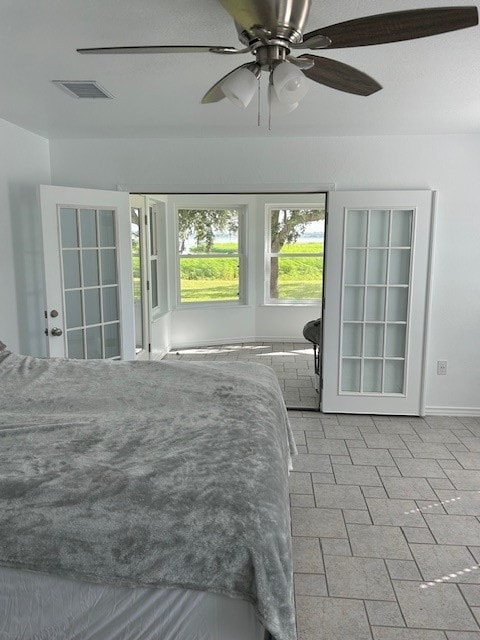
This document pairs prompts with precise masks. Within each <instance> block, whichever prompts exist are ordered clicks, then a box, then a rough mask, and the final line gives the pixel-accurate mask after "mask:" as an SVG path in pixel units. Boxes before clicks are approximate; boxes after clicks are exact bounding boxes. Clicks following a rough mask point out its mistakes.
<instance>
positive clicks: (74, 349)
mask: <svg viewBox="0 0 480 640" xmlns="http://www.w3.org/2000/svg"><path fill="white" fill-rule="evenodd" d="M67 349H68V354H67V356H68V357H69V358H81V359H83V358H85V352H84V350H83V331H82V329H76V330H75V331H67Z"/></svg>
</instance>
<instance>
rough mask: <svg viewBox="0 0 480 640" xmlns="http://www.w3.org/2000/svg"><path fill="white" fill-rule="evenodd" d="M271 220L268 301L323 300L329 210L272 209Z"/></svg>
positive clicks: (268, 257) (269, 230)
mask: <svg viewBox="0 0 480 640" xmlns="http://www.w3.org/2000/svg"><path fill="white" fill-rule="evenodd" d="M267 219H268V227H267V228H268V235H269V237H268V248H269V250H268V252H267V253H268V255H267V260H268V266H267V269H268V273H269V278H268V284H267V287H268V288H267V300H268V302H271V303H275V302H278V303H280V302H289V303H293V304H295V303H298V304H301V303H305V302H309V301H310V302H313V301H319V300H321V298H322V287H323V250H324V221H325V207H322V208H318V209H309V208H291V209H290V208H282V207H275V208H273V207H270V208H269V211H268V218H267Z"/></svg>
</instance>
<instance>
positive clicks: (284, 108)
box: [268, 84, 298, 115]
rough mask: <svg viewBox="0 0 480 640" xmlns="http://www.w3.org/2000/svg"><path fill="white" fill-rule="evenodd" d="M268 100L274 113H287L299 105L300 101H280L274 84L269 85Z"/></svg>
mask: <svg viewBox="0 0 480 640" xmlns="http://www.w3.org/2000/svg"><path fill="white" fill-rule="evenodd" d="M268 100H269V102H270V110H271V113H272V114H273V115H286V114H287V113H290V112H292V111H294V110H295V109H296V108H297V107H298V102H290V103H286V102H280V100H279V99H278V96H277V93H276V91H275V89H274V87H273V85H271V84H270V85H268Z"/></svg>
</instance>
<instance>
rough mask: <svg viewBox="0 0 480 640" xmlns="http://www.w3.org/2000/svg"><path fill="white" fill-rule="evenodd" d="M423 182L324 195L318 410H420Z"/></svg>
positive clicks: (427, 205) (426, 207) (425, 239)
mask: <svg viewBox="0 0 480 640" xmlns="http://www.w3.org/2000/svg"><path fill="white" fill-rule="evenodd" d="M431 225H432V192H430V191H383V192H373V191H359V192H354V191H352V192H332V193H330V194H329V198H328V223H327V241H326V263H325V311H324V327H323V393H322V411H324V412H338V413H374V414H394V415H419V414H421V413H422V412H423V384H424V352H425V349H424V345H425V340H426V335H425V324H426V323H425V317H426V313H427V294H428V276H429V256H430V230H431Z"/></svg>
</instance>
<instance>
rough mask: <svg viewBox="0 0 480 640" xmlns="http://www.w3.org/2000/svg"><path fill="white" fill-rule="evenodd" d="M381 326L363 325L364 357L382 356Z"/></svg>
mask: <svg viewBox="0 0 480 640" xmlns="http://www.w3.org/2000/svg"><path fill="white" fill-rule="evenodd" d="M383 332H384V326H383V324H366V325H365V355H366V356H377V357H382V356H383Z"/></svg>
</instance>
